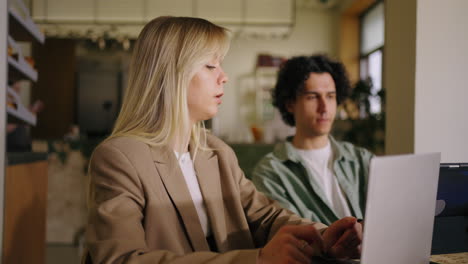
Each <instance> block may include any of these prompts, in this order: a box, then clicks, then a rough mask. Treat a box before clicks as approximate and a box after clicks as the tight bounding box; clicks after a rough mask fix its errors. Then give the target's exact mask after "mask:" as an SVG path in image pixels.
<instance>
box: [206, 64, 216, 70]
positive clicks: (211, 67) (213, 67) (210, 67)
mask: <svg viewBox="0 0 468 264" xmlns="http://www.w3.org/2000/svg"><path fill="white" fill-rule="evenodd" d="M206 68H208V69H210V70H212V69H216V66H213V65H206Z"/></svg>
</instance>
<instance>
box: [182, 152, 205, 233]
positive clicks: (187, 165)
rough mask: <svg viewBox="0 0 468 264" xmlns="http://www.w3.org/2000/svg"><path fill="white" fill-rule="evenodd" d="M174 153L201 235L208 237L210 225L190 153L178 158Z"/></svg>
mask: <svg viewBox="0 0 468 264" xmlns="http://www.w3.org/2000/svg"><path fill="white" fill-rule="evenodd" d="M174 153H175V154H176V157H177V159H178V160H179V166H180V169H181V170H182V174H183V175H184V178H185V182H186V183H187V187H188V189H189V192H190V196H192V201H193V204H194V205H195V209H196V210H197V214H198V219H199V220H200V224H201V226H202V229H203V233H205V236H206V237H207V236H210V235H211V228H210V223H209V219H208V215H207V214H206V207H205V203H204V201H203V196H202V194H201V191H200V185H199V184H198V179H197V175H196V173H195V168H194V167H193V162H192V158H191V157H190V152H185V153H183V154H182V156H180V158H179V153H178V152H176V151H174Z"/></svg>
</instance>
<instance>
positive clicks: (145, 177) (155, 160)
mask: <svg viewBox="0 0 468 264" xmlns="http://www.w3.org/2000/svg"><path fill="white" fill-rule="evenodd" d="M207 143H208V146H209V147H210V148H211V149H212V150H210V151H198V153H197V154H196V157H195V160H194V167H195V171H196V175H197V178H198V181H199V185H200V189H201V192H202V196H203V199H204V202H205V205H206V209H207V214H208V219H209V222H210V226H211V230H212V233H213V236H214V239H215V241H216V245H217V248H218V250H219V252H209V250H210V249H209V245H208V243H207V240H206V239H205V236H204V233H203V230H202V227H201V224H200V222H199V218H198V215H197V211H196V209H195V206H194V204H193V202H192V199H191V196H190V192H189V190H188V187H187V185H186V183H185V179H184V176H183V174H182V172H181V170H180V167H179V164H178V162H177V159H176V157H175V154H174V152H173V150H172V149H169V148H168V147H150V146H149V145H147V144H145V143H142V142H140V141H138V140H136V139H132V138H126V137H120V138H114V139H111V140H108V141H106V142H104V143H102V144H100V145H99V146H98V147H97V148H96V150H95V151H94V153H93V156H92V158H91V163H90V176H91V177H90V178H91V185H90V188H91V189H90V191H91V192H90V208H89V221H88V226H87V234H86V242H87V250H89V255H90V257H91V260H92V263H190V264H195V263H206V262H209V263H255V261H256V258H257V255H258V251H259V249H258V248H260V247H263V246H264V245H265V244H266V243H267V242H268V240H269V239H270V238H271V237H272V236H273V235H274V234H275V232H276V231H277V230H278V229H279V228H280V227H281V226H283V225H286V224H309V223H311V222H309V221H308V220H305V219H301V218H299V217H298V216H296V215H294V214H293V213H292V212H290V211H287V210H285V209H282V208H281V207H279V205H278V204H277V203H276V202H273V201H272V200H270V199H268V198H266V197H265V196H264V195H263V194H261V193H260V192H257V190H256V189H255V187H254V185H253V184H252V183H251V182H250V181H249V180H248V179H246V178H245V177H244V174H243V173H242V171H241V169H240V168H239V166H238V163H237V159H236V156H235V154H234V152H233V151H232V149H231V148H230V147H229V146H227V145H226V144H225V143H224V142H222V141H221V140H220V139H218V138H216V137H214V136H212V135H208V137H207ZM191 154H192V158H193V157H194V156H193V154H194V153H191ZM315 225H316V228H317V229H323V228H325V226H324V225H322V224H318V223H315Z"/></svg>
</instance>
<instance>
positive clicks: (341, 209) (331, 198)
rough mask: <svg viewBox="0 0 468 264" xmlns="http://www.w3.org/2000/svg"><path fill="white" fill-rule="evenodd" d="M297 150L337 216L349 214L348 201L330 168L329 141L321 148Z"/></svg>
mask: <svg viewBox="0 0 468 264" xmlns="http://www.w3.org/2000/svg"><path fill="white" fill-rule="evenodd" d="M296 150H297V152H298V153H299V155H300V156H301V157H302V159H303V160H304V161H305V162H306V164H305V165H306V166H307V167H308V169H309V170H311V172H312V173H311V174H312V177H314V179H315V180H316V181H317V182H318V184H319V185H320V186H321V187H322V190H323V192H324V193H325V197H324V198H325V199H327V200H328V202H329V203H330V205H331V207H332V208H333V209H334V211H335V213H336V216H337V217H338V218H343V217H345V216H351V210H350V208H349V204H348V201H347V199H346V197H345V195H344V193H343V190H342V189H341V187H340V185H339V184H338V181H337V180H336V176H335V174H334V173H333V170H332V163H333V159H332V156H333V153H332V148H331V145H330V142H328V144H327V145H326V146H325V147H324V148H321V149H311V150H304V149H297V148H296Z"/></svg>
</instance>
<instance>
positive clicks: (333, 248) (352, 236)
mask: <svg viewBox="0 0 468 264" xmlns="http://www.w3.org/2000/svg"><path fill="white" fill-rule="evenodd" d="M323 241H324V250H325V253H326V254H327V255H328V256H330V257H332V258H337V259H347V258H360V256H361V242H362V225H361V224H360V223H358V222H357V219H356V218H354V217H345V218H342V219H340V220H338V221H336V222H334V223H333V224H331V225H330V226H329V227H328V228H327V230H326V231H325V232H324V233H323Z"/></svg>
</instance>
